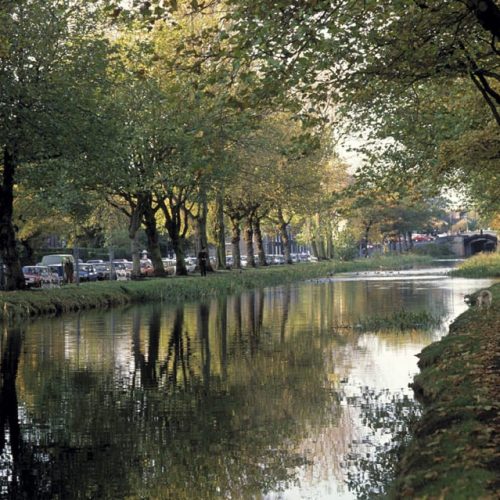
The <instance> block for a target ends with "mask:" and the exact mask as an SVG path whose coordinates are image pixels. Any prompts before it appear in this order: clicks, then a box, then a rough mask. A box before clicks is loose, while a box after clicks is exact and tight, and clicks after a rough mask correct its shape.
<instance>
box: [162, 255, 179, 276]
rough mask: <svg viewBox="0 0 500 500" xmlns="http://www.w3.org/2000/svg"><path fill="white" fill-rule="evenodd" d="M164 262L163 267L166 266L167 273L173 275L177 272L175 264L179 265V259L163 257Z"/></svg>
mask: <svg viewBox="0 0 500 500" xmlns="http://www.w3.org/2000/svg"><path fill="white" fill-rule="evenodd" d="M161 261H162V262H163V267H164V268H165V272H166V273H167V274H170V275H173V274H175V266H176V265H177V259H169V258H166V259H161Z"/></svg>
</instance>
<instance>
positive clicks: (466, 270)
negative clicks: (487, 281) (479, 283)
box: [450, 253, 500, 278]
mask: <svg viewBox="0 0 500 500" xmlns="http://www.w3.org/2000/svg"><path fill="white" fill-rule="evenodd" d="M450 274H451V276H462V277H464V278H495V277H500V253H479V254H477V255H474V256H472V257H471V258H470V259H467V260H465V261H464V262H462V263H461V264H460V265H459V266H458V267H457V269H453V271H451V273H450Z"/></svg>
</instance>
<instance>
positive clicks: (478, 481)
mask: <svg viewBox="0 0 500 500" xmlns="http://www.w3.org/2000/svg"><path fill="white" fill-rule="evenodd" d="M491 291H492V292H493V305H492V307H491V309H490V310H489V311H487V312H486V311H478V310H477V309H476V308H471V309H469V310H468V311H467V312H465V313H464V314H462V315H461V316H460V317H459V318H457V320H456V321H455V322H454V323H453V324H452V325H451V327H450V333H449V334H448V335H447V336H446V337H444V338H443V339H442V340H441V341H439V342H435V343H433V344H431V345H430V346H428V347H427V348H425V349H424V350H423V351H422V353H421V354H420V355H419V357H420V361H419V367H420V369H421V373H420V374H419V375H418V376H417V377H415V381H414V390H415V393H416V395H417V397H418V398H419V399H420V400H421V401H422V402H423V406H424V411H423V415H422V417H421V419H420V420H419V421H418V424H417V425H416V428H415V429H414V431H415V432H414V437H413V439H412V441H411V442H410V444H409V446H408V447H407V448H406V450H405V452H404V455H403V458H402V461H401V464H400V471H399V474H398V479H397V481H396V483H395V488H394V492H393V495H392V497H393V498H428V499H431V498H432V499H438V498H439V499H457V498H463V499H466V498H498V496H497V494H498V491H499V487H500V482H499V469H500V461H499V460H500V455H499V450H500V433H499V431H500V418H499V410H500V401H499V392H498V387H500V376H499V369H500V364H499V350H498V346H499V337H500V284H497V285H494V286H493V287H492V288H491Z"/></svg>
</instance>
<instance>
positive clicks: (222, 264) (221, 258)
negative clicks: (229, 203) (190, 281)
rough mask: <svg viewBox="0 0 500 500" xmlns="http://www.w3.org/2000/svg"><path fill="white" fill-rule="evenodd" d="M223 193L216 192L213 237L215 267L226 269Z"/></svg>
mask: <svg viewBox="0 0 500 500" xmlns="http://www.w3.org/2000/svg"><path fill="white" fill-rule="evenodd" d="M223 210H224V193H223V192H219V193H217V199H216V204H215V211H216V215H215V238H216V240H217V260H216V263H215V267H216V268H217V269H226V235H225V227H224V211H223Z"/></svg>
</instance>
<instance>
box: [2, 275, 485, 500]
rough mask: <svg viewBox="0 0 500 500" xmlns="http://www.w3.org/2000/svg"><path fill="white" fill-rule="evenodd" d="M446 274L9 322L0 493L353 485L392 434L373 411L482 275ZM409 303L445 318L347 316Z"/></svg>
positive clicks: (173, 494) (302, 489) (217, 492)
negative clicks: (391, 325) (405, 324)
mask: <svg viewBox="0 0 500 500" xmlns="http://www.w3.org/2000/svg"><path fill="white" fill-rule="evenodd" d="M443 271H444V270H439V269H438V270H436V269H432V270H421V271H418V272H415V271H414V272H407V273H397V272H395V273H358V274H355V275H346V276H342V277H333V278H328V279H320V280H313V281H308V282H304V283H299V284H295V285H291V286H282V287H276V288H267V289H264V290H255V291H249V292H246V293H243V294H241V295H235V296H230V297H227V298H225V297H222V298H219V299H212V300H207V301H204V302H197V303H186V304H182V305H169V304H165V303H163V304H155V305H147V306H134V307H129V308H124V309H115V310H112V311H107V312H92V313H85V314H81V315H66V316H64V317H61V318H55V319H46V320H37V321H36V322H33V323H31V324H28V325H25V326H24V327H18V328H7V327H4V329H3V331H2V335H1V343H0V352H1V358H0V359H1V379H0V380H1V382H2V384H1V393H0V497H1V498H4V497H5V498H51V499H53V498H59V499H68V498H96V499H105V498H112V499H121V498H130V499H132V498H134V499H135V498H145V499H146V498H147V499H150V498H160V499H163V498H165V499H170V498H172V499H211V498H234V499H240V498H244V499H246V498H265V499H281V498H283V499H295V498H296V499H302V498H310V499H316V498H317V499H325V498H332V499H352V498H357V497H359V496H362V494H361V492H362V491H366V489H365V490H364V489H363V488H366V487H367V485H366V484H362V483H363V482H365V483H370V481H372V480H373V479H372V478H373V474H372V475H370V474H369V472H367V470H369V469H370V465H369V464H370V463H371V464H372V467H373V464H374V463H377V460H378V457H377V449H380V447H381V446H386V445H387V443H390V442H391V439H392V436H391V435H390V430H389V432H388V431H387V428H386V427H384V425H385V424H384V425H382V424H381V425H376V418H375V421H374V419H373V417H374V415H375V417H377V415H378V416H379V417H381V418H382V417H383V416H384V415H385V416H386V417H387V415H389V417H390V418H396V419H397V417H394V415H393V414H392V413H391V411H393V410H394V407H391V406H390V402H391V401H394V398H396V400H398V401H401V400H405V399H408V396H409V397H410V399H411V394H412V393H411V390H410V389H409V388H408V383H409V382H411V380H412V377H413V375H414V374H415V373H417V371H418V368H417V365H416V362H417V358H416V356H415V355H416V354H417V353H418V352H419V351H421V350H422V348H423V347H425V346H426V345H428V344H429V343H431V342H432V341H434V340H437V339H439V338H440V337H441V336H442V335H443V334H444V333H445V332H446V330H447V327H448V325H449V323H450V321H451V320H452V319H453V318H455V317H456V316H457V315H458V314H460V313H461V312H463V311H464V310H465V309H466V304H465V303H464V300H463V296H464V294H466V293H470V292H471V291H474V290H477V289H478V288H481V287H485V286H488V285H489V284H490V281H488V280H466V279H460V278H449V277H447V276H445V275H444V274H443ZM401 311H406V312H408V313H411V312H421V311H426V312H427V313H429V314H431V315H432V316H433V317H436V318H439V319H440V320H441V323H440V324H439V326H434V327H433V328H430V329H429V328H417V329H413V330H411V331H405V332H401V331H398V330H394V329H392V330H391V329H386V330H381V331H377V332H370V331H361V330H360V329H359V328H358V327H357V326H358V325H359V324H361V323H363V322H364V321H365V320H367V319H369V318H373V317H374V316H376V317H384V316H386V317H387V316H390V315H391V314H394V313H396V312H401ZM405 396H407V398H405ZM380 408H385V410H384V411H382V412H381V411H378V410H380ZM377 409H378V410H377ZM371 410H374V411H371ZM370 411H371V414H370ZM377 411H378V412H377ZM374 422H375V423H374ZM367 464H368V465H367ZM363 467H367V470H363ZM384 467H387V468H388V469H389V465H387V466H386V465H382V471H381V474H382V475H384V474H389V470H387V471H384ZM379 469H380V464H379ZM372 472H373V471H372ZM379 472H380V471H379ZM368 486H370V485H369V484H368ZM372 487H373V485H372Z"/></svg>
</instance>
